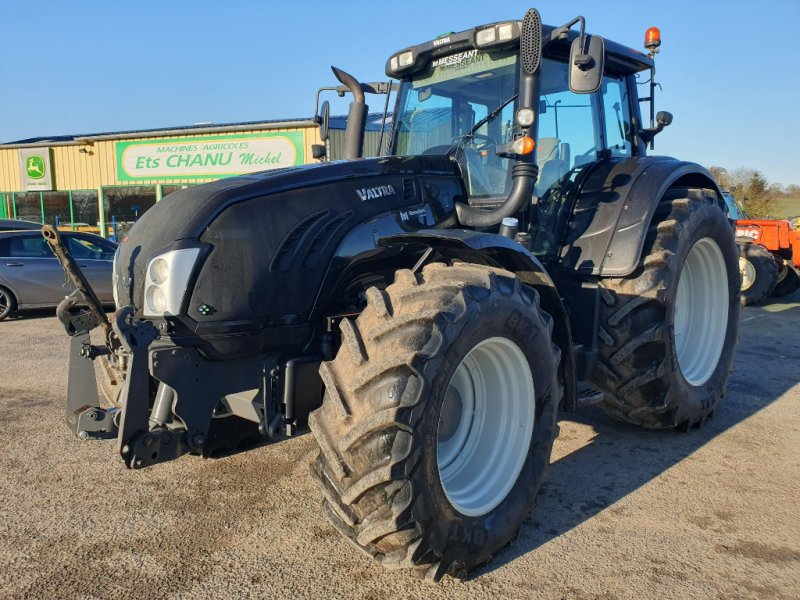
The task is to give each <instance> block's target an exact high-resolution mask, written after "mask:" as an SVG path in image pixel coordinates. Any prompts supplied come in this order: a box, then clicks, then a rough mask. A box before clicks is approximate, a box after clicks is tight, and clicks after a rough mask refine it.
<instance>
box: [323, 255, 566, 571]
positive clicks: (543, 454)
mask: <svg viewBox="0 0 800 600" xmlns="http://www.w3.org/2000/svg"><path fill="white" fill-rule="evenodd" d="M367 299H368V304H367V307H366V309H365V310H364V311H363V312H362V313H361V315H360V316H359V317H358V319H357V320H355V321H349V320H343V321H342V323H341V331H342V346H341V348H340V350H339V352H338V354H337V356H336V358H335V360H333V361H331V362H328V363H324V364H323V365H322V368H321V369H320V374H321V375H322V378H323V381H324V382H325V385H326V393H325V399H324V401H323V404H322V406H321V407H320V408H319V409H318V410H316V411H314V412H313V413H312V414H311V417H310V419H309V424H310V426H311V430H312V431H313V432H314V435H315V436H316V438H317V441H318V442H319V446H320V453H319V456H318V458H317V460H316V461H315V462H314V463H313V464H312V466H311V472H312V476H313V477H314V479H315V480H316V481H317V483H318V484H319V486H320V488H321V490H322V492H323V495H324V497H325V501H324V510H325V513H326V515H327V516H328V518H329V519H330V520H331V522H332V523H333V525H334V526H335V527H336V528H337V529H339V530H340V531H341V532H342V533H343V534H344V535H345V536H347V537H348V538H349V539H350V540H351V541H352V542H353V544H355V545H356V546H357V547H358V548H360V549H361V550H363V551H364V552H366V553H368V554H370V555H371V556H373V557H375V558H376V559H378V560H379V561H380V562H382V563H383V564H384V565H386V566H388V567H392V568H410V569H413V570H414V571H416V572H417V573H419V574H421V575H426V576H428V577H430V578H432V579H434V580H438V579H439V578H441V577H442V576H443V575H444V574H446V573H449V574H451V575H455V576H463V575H465V574H466V573H467V572H468V571H469V570H471V569H472V568H474V567H475V566H477V565H480V564H483V563H485V562H487V561H488V560H489V559H490V558H491V557H492V555H494V554H495V553H496V552H497V551H498V550H500V549H501V548H502V547H503V546H505V545H506V544H507V543H508V542H509V540H510V539H511V538H512V537H513V536H514V535H515V534H516V533H517V531H518V529H519V527H520V526H521V524H522V522H523V520H524V519H525V516H526V515H527V514H528V512H529V511H530V510H531V509H532V508H533V503H534V499H535V497H536V494H537V492H538V490H539V486H540V485H541V483H542V479H543V476H544V473H545V470H546V468H547V466H548V464H549V460H550V451H551V449H552V444H553V439H554V437H555V434H556V430H557V428H556V424H555V419H556V411H557V407H558V404H559V402H560V400H561V385H560V384H559V381H558V376H557V374H558V363H559V350H558V348H556V347H555V346H554V345H553V342H552V319H551V317H550V316H549V315H548V314H547V313H545V312H544V311H542V310H541V309H540V307H539V296H538V293H537V292H536V291H535V290H533V289H532V288H529V287H526V286H523V285H522V284H521V283H520V281H519V280H518V279H517V278H516V277H515V276H514V275H513V274H512V273H509V272H507V271H502V270H499V269H492V268H489V267H483V266H478V265H471V264H464V263H458V264H457V265H455V266H445V265H442V264H432V265H428V266H426V267H425V268H424V269H423V270H422V272H421V273H419V274H414V273H412V272H411V271H408V270H402V271H398V272H397V274H396V279H395V282H394V283H393V284H392V285H390V286H389V287H388V288H387V289H386V290H384V291H380V290H378V289H377V288H370V289H369V290H368V292H367Z"/></svg>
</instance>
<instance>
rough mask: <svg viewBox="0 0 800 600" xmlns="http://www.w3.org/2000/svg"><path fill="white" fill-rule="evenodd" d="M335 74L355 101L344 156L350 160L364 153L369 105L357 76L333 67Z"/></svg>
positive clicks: (348, 118) (349, 120)
mask: <svg viewBox="0 0 800 600" xmlns="http://www.w3.org/2000/svg"><path fill="white" fill-rule="evenodd" d="M331 70H332V71H333V74H334V75H335V76H336V79H338V80H339V81H340V82H342V84H343V85H346V86H347V87H348V88H349V89H350V91H351V92H352V93H353V101H352V102H351V103H350V110H349V111H348V113H347V130H346V131H345V141H344V157H345V158H346V159H348V160H350V159H356V158H361V156H362V154H363V153H364V127H365V126H366V124H367V111H368V110H369V106H367V104H366V101H365V97H364V90H362V89H361V84H360V83H359V82H358V81H357V80H356V78H355V77H353V76H352V75H350V74H349V73H345V72H344V71H342V70H341V69H337V68H336V67H331Z"/></svg>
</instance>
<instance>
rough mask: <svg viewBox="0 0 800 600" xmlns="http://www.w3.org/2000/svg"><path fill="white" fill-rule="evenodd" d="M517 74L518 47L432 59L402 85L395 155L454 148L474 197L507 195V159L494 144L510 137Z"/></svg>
mask: <svg viewBox="0 0 800 600" xmlns="http://www.w3.org/2000/svg"><path fill="white" fill-rule="evenodd" d="M517 73H518V68H517V54H516V51H515V50H496V51H482V50H476V49H472V50H466V51H464V52H459V53H456V54H451V55H449V56H444V57H440V58H437V59H434V60H433V61H431V64H430V65H429V66H428V68H427V69H425V70H423V71H420V72H419V73H416V74H415V75H414V77H413V79H410V80H406V81H404V82H403V83H402V84H401V87H400V93H399V105H398V107H399V109H398V112H397V124H396V128H395V132H396V138H395V154H398V155H402V156H412V155H420V154H446V153H448V152H449V151H451V150H452V149H454V147H456V149H457V150H458V151H459V154H460V156H459V159H460V162H461V163H462V165H463V166H464V167H465V170H466V175H467V177H466V179H467V180H468V185H469V188H470V196H472V197H485V198H489V197H499V196H505V195H506V193H507V188H508V186H509V185H510V171H511V170H510V168H509V160H508V159H504V158H499V157H497V156H496V155H495V148H496V146H499V145H501V144H505V143H507V142H508V141H510V140H511V134H512V123H513V121H514V110H515V107H516V102H514V97H515V94H516V90H517ZM498 109H499V110H498ZM494 111H496V114H494V115H493V114H492V113H493V112H494ZM487 116H490V118H489V119H486V117H487ZM481 120H485V123H483V124H482V125H480V126H479V127H478V128H477V129H475V130H474V131H473V129H474V128H475V125H477V124H480V122H481Z"/></svg>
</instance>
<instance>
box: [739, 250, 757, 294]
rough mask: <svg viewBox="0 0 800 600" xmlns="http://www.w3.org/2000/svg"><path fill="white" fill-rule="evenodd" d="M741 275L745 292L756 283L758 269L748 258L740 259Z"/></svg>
mask: <svg viewBox="0 0 800 600" xmlns="http://www.w3.org/2000/svg"><path fill="white" fill-rule="evenodd" d="M739 273H741V274H742V291H743V292H745V291H747V290H749V289H750V288H751V287H753V284H754V283H755V282H756V268H755V267H754V266H753V263H751V262H750V261H749V260H747V259H746V258H742V257H739Z"/></svg>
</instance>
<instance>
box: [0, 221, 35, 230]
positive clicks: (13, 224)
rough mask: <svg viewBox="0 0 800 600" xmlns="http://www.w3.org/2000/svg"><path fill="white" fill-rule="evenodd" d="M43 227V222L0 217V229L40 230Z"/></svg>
mask: <svg viewBox="0 0 800 600" xmlns="http://www.w3.org/2000/svg"><path fill="white" fill-rule="evenodd" d="M41 228H42V224H41V223H34V222H33V221H23V220H22V219H0V231H17V230H21V229H26V230H33V229H37V230H38V229H41Z"/></svg>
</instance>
